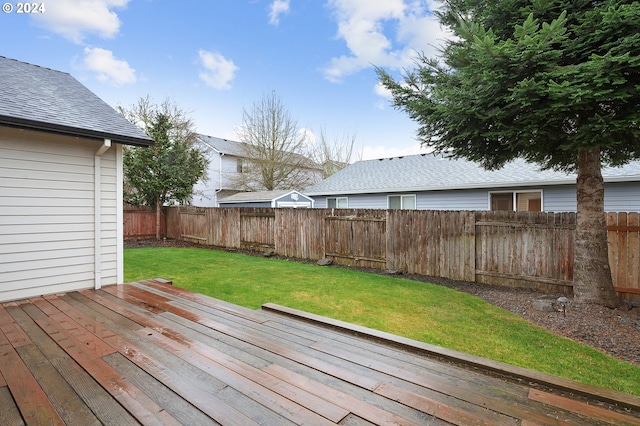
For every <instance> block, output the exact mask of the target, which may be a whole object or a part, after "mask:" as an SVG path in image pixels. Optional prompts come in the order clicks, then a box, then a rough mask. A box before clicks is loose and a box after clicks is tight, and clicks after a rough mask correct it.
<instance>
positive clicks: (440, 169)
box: [304, 154, 640, 212]
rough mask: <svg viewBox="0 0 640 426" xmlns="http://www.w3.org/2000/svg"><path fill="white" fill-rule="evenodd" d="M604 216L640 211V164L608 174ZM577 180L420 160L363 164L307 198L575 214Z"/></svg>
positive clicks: (516, 164)
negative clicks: (614, 212)
mask: <svg viewBox="0 0 640 426" xmlns="http://www.w3.org/2000/svg"><path fill="white" fill-rule="evenodd" d="M602 174H603V177H604V180H605V210H606V211H640V162H638V161H636V162H632V163H630V164H628V165H626V166H624V167H621V168H604V169H603V171H602ZM575 182H576V176H575V174H567V173H562V172H555V171H551V170H545V171H541V170H540V169H539V167H538V166H536V165H533V164H528V163H526V162H525V161H523V160H516V161H513V162H510V163H509V164H507V165H505V166H504V167H503V168H502V169H500V170H495V171H487V170H485V169H483V168H482V167H481V166H480V165H478V164H476V163H473V162H470V161H466V160H453V159H450V158H448V157H447V156H446V155H434V154H420V155H411V156H405V157H396V158H384V159H379V160H367V161H359V162H357V163H354V164H351V165H350V166H347V167H346V168H344V169H343V170H341V171H339V172H338V173H336V174H335V175H332V176H330V177H329V178H327V179H325V180H323V181H322V182H320V183H318V184H316V185H313V186H311V187H308V188H306V189H305V190H304V193H305V194H306V195H308V196H310V197H312V198H313V199H314V200H315V207H317V208H325V207H330V208H366V209H396V208H397V209H424V210H517V211H553V212H565V211H576V185H575Z"/></svg>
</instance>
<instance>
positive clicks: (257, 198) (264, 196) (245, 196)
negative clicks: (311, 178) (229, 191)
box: [218, 190, 308, 204]
mask: <svg viewBox="0 0 640 426" xmlns="http://www.w3.org/2000/svg"><path fill="white" fill-rule="evenodd" d="M291 193H298V194H300V195H301V196H303V197H305V198H308V197H307V196H306V195H304V194H302V193H300V192H298V191H292V190H276V191H256V192H238V193H237V194H233V195H230V196H228V197H225V198H223V199H221V200H219V201H218V202H219V203H221V204H222V203H251V202H254V203H257V202H265V201H273V200H277V199H278V198H281V197H284V196H285V195H289V194H291Z"/></svg>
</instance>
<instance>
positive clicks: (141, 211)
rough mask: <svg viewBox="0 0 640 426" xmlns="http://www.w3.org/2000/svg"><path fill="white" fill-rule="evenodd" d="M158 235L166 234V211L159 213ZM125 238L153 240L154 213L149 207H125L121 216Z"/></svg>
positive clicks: (154, 233) (154, 231)
mask: <svg viewBox="0 0 640 426" xmlns="http://www.w3.org/2000/svg"><path fill="white" fill-rule="evenodd" d="M160 215H161V216H160V235H166V234H167V226H166V223H167V220H166V210H165V209H163V210H162V211H161V212H160ZM123 233H124V237H125V238H140V239H145V238H155V237H156V212H155V210H153V209H152V208H151V207H138V206H129V205H125V207H124V216H123Z"/></svg>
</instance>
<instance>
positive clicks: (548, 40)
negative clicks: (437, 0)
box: [378, 0, 640, 307]
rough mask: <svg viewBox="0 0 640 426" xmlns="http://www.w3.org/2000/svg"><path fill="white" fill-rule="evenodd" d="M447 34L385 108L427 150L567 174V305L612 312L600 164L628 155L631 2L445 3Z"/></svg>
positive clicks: (637, 15)
mask: <svg viewBox="0 0 640 426" xmlns="http://www.w3.org/2000/svg"><path fill="white" fill-rule="evenodd" d="M436 14H437V16H438V17H439V19H440V22H441V23H442V24H443V25H445V26H447V27H448V28H450V30H451V31H452V33H453V37H452V38H451V39H450V40H449V41H447V42H446V44H445V46H444V47H443V49H442V50H441V55H440V56H439V57H437V58H427V57H424V56H419V57H418V58H417V60H416V65H415V68H413V69H412V70H409V71H408V72H406V73H405V74H404V76H403V78H402V79H401V81H396V80H394V78H393V77H392V76H391V75H390V74H389V73H387V72H386V71H384V70H382V69H378V74H379V78H380V81H381V82H382V84H383V85H384V86H385V87H387V88H388V89H390V90H391V92H392V94H393V102H394V105H395V106H396V107H397V108H400V109H402V110H404V111H405V112H407V114H408V115H409V116H410V117H411V118H412V119H414V120H416V121H417V122H418V124H419V130H418V136H419V138H420V140H421V142H422V143H423V144H425V145H428V146H431V147H433V148H434V149H435V150H436V151H444V150H448V149H451V150H452V154H453V156H454V157H457V158H467V159H469V160H472V161H477V162H479V163H481V164H482V165H483V166H484V167H486V168H488V169H495V168H499V167H501V166H502V165H504V164H505V163H506V162H508V161H510V160H512V159H514V158H517V157H521V158H524V159H526V160H527V161H530V162H534V163H537V164H539V165H540V166H541V167H542V168H552V169H556V170H564V171H571V172H573V171H575V172H577V176H578V177H577V181H576V184H577V207H578V218H577V226H576V246H575V266H574V295H575V300H576V301H578V302H585V303H598V304H603V305H605V306H611V307H613V306H616V305H617V303H618V298H617V295H616V293H615V291H614V289H613V284H612V278H611V273H610V269H609V261H608V253H607V235H606V227H605V225H606V223H605V215H604V182H603V179H602V174H601V168H602V165H611V166H619V165H623V164H625V163H626V162H628V161H630V160H633V159H637V158H640V127H639V124H640V108H638V104H639V101H640V34H639V31H638V29H639V28H640V3H639V2H638V1H624V0H604V1H592V0H559V1H551V0H533V1H526V0H448V1H446V2H445V3H444V4H443V7H442V8H441V9H440V10H439V11H438V12H436Z"/></svg>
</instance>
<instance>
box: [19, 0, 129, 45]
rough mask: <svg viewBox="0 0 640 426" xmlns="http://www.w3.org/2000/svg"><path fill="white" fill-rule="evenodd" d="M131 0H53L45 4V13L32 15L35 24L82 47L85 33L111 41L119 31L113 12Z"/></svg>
mask: <svg viewBox="0 0 640 426" xmlns="http://www.w3.org/2000/svg"><path fill="white" fill-rule="evenodd" d="M129 1H130V0H55V1H51V2H47V3H46V13H39V14H33V15H31V17H32V19H33V20H34V22H35V23H36V25H38V26H40V27H42V28H45V29H47V30H49V31H52V32H54V33H56V34H59V35H61V36H62V37H64V38H66V39H68V40H70V41H72V42H74V43H77V44H81V43H82V42H83V40H84V38H85V37H86V36H87V35H88V34H95V35H98V36H99V37H101V38H112V37H114V36H115V35H116V34H117V33H118V31H119V30H120V19H119V18H118V15H117V14H116V13H115V12H114V11H113V10H112V9H114V8H123V7H125V6H126V5H127V3H129Z"/></svg>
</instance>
